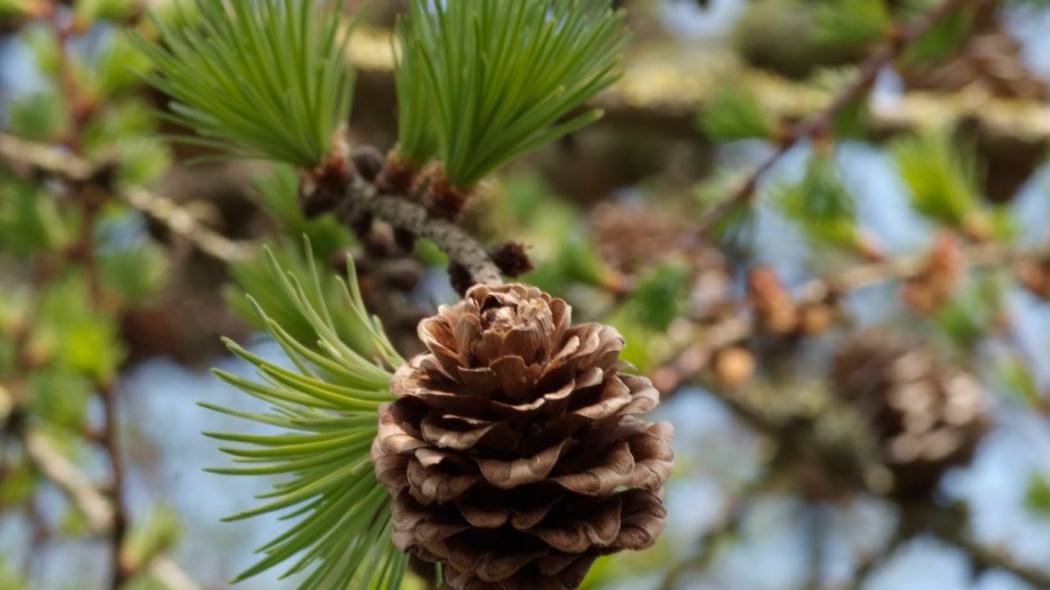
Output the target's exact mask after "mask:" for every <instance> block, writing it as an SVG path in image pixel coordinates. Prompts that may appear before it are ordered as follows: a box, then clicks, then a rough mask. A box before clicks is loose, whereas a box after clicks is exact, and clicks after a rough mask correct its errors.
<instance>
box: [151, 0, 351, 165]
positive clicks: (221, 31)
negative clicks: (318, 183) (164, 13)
mask: <svg viewBox="0 0 1050 590" xmlns="http://www.w3.org/2000/svg"><path fill="white" fill-rule="evenodd" d="M196 8H197V10H198V11H199V13H200V15H199V18H194V17H192V16H190V15H188V14H186V13H180V17H178V18H176V19H175V21H176V23H175V24H171V25H169V24H165V23H164V22H163V21H162V20H161V19H159V18H155V19H154V25H155V26H156V27H157V28H158V30H159V31H160V41H161V44H157V45H154V44H150V43H148V42H145V41H142V42H141V43H140V46H141V48H142V49H143V51H144V52H145V53H146V54H147V55H148V56H149V57H150V59H151V60H152V62H153V64H154V66H155V68H156V70H157V72H156V74H153V75H150V76H148V77H147V80H148V81H149V82H150V83H152V84H153V85H154V86H156V87H157V88H158V89H160V90H161V91H163V92H164V93H166V94H167V95H169V96H170V97H171V98H172V99H173V102H172V103H171V110H172V112H173V115H172V116H171V118H172V119H173V120H174V121H176V122H178V123H180V124H182V125H185V126H186V127H189V128H192V129H194V130H195V131H196V132H197V133H198V134H199V136H200V137H196V138H183V139H182V140H183V141H186V142H188V143H196V144H201V145H205V146H210V147H214V148H218V149H220V150H224V151H226V152H228V153H229V154H230V155H232V156H235V157H251V158H266V159H271V160H275V161H280V162H287V163H290V164H295V165H297V166H300V167H303V168H309V167H312V166H315V165H317V164H318V163H320V162H321V161H322V160H323V159H324V158H325V157H326V156H328V155H329V154H330V152H331V149H332V142H333V136H334V134H335V133H336V132H337V130H338V129H340V128H341V126H342V124H343V123H344V122H345V121H346V117H347V116H349V112H350V103H351V98H352V85H353V73H352V70H351V69H350V67H349V65H348V63H347V57H346V43H347V39H348V37H349V31H350V29H349V28H348V27H346V26H344V25H343V23H342V22H341V20H340V18H339V10H338V8H339V5H338V4H336V5H333V4H332V3H330V2H327V1H326V2H323V3H321V5H320V6H318V5H317V4H316V3H315V2H312V1H311V0H287V1H282V0H259V1H255V0H232V1H231V2H229V9H228V7H227V3H226V2H224V1H223V0H197V2H196Z"/></svg>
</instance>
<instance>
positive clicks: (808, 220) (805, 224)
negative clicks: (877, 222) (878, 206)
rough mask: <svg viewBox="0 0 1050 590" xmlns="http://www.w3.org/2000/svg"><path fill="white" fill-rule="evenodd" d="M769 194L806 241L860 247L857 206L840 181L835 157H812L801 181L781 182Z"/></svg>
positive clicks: (843, 246) (844, 246) (818, 155)
mask: <svg viewBox="0 0 1050 590" xmlns="http://www.w3.org/2000/svg"><path fill="white" fill-rule="evenodd" d="M770 192H771V195H772V201H773V202H774V203H775V204H776V205H777V207H778V208H779V210H780V212H781V213H782V214H783V215H784V217H786V218H787V219H789V220H790V221H792V222H793V223H794V224H795V225H797V226H798V227H799V229H800V230H801V231H802V233H803V234H804V235H805V236H806V237H807V238H808V239H810V240H812V241H814V242H816V243H819V244H825V245H832V246H838V247H842V248H848V249H849V248H855V247H857V246H858V245H859V242H860V239H859V236H858V233H857V220H856V217H857V214H856V203H855V202H854V198H853V195H852V194H851V193H850V192H849V190H847V189H846V187H845V186H844V185H843V184H842V179H841V178H839V174H838V171H837V170H836V169H835V160H834V158H832V157H829V156H824V155H820V154H817V155H814V156H813V157H811V158H810V159H809V163H808V164H807V166H806V173H805V175H804V176H803V177H802V179H801V180H799V181H798V182H796V183H781V184H779V185H777V186H774V187H773V188H772V190H771V191H770Z"/></svg>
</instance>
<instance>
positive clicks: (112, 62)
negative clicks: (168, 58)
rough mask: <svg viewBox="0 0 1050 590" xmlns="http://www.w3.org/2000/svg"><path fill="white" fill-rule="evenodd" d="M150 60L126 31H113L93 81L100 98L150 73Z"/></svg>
mask: <svg viewBox="0 0 1050 590" xmlns="http://www.w3.org/2000/svg"><path fill="white" fill-rule="evenodd" d="M149 70H150V60H149V58H148V57H147V56H146V54H144V53H143V52H142V50H141V49H140V48H139V47H138V46H136V44H135V41H134V39H133V38H132V37H131V36H130V35H129V34H128V33H126V32H124V31H118V32H116V33H114V34H113V36H112V38H111V39H110V40H109V45H108V46H107V47H106V49H104V50H103V52H102V55H100V56H99V59H98V63H97V64H96V65H95V70H94V73H93V74H94V75H93V76H92V83H93V85H94V94H95V95H96V96H98V97H99V98H106V97H111V96H113V95H114V94H116V93H118V92H120V91H121V90H124V89H127V88H132V87H134V86H136V85H137V84H138V83H139V82H140V81H141V77H142V76H146V75H148V74H149Z"/></svg>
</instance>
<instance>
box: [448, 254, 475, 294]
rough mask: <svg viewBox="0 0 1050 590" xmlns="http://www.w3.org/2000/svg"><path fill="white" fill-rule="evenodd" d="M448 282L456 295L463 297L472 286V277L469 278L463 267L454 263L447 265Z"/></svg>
mask: <svg viewBox="0 0 1050 590" xmlns="http://www.w3.org/2000/svg"><path fill="white" fill-rule="evenodd" d="M448 281H449V283H451V284H452V288H453V289H454V290H455V291H456V293H459V294H460V295H465V294H466V292H467V291H468V290H469V289H470V288H471V287H473V286H474V277H472V276H470V271H469V270H467V269H466V267H464V266H463V265H461V264H456V263H455V262H453V263H452V264H450V265H448Z"/></svg>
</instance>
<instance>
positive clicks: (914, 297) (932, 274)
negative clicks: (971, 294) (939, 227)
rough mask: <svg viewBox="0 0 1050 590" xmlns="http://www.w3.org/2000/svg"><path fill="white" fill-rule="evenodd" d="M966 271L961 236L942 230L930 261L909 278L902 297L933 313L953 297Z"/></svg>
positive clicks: (910, 304) (909, 302) (934, 244)
mask: <svg viewBox="0 0 1050 590" xmlns="http://www.w3.org/2000/svg"><path fill="white" fill-rule="evenodd" d="M965 272H966V257H965V254H964V253H963V251H962V245H961V244H960V242H959V238H958V236H956V235H955V234H953V233H950V232H942V233H940V234H938V235H937V237H936V238H935V239H934V242H933V246H932V247H931V248H930V254H929V257H928V259H927V262H926V265H925V266H924V267H923V268H922V270H920V271H919V273H918V274H916V275H915V276H914V277H911V278H910V279H908V280H907V281H906V282H905V284H904V288H903V291H902V293H901V297H902V299H903V300H904V302H905V304H907V305H908V306H910V307H911V308H913V309H915V310H916V311H919V312H920V313H927V314H928V313H932V312H934V311H936V310H937V309H939V308H940V307H941V306H942V305H944V304H945V303H947V302H948V301H949V300H950V299H951V298H952V296H953V295H954V294H955V289H956V288H957V287H958V285H959V282H960V281H961V280H962V278H963V275H964V274H965Z"/></svg>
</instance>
